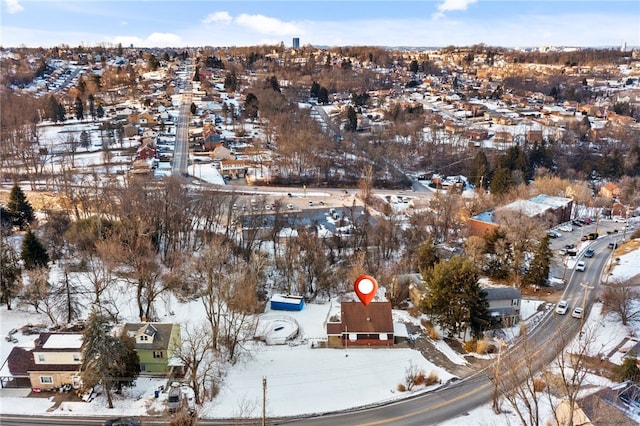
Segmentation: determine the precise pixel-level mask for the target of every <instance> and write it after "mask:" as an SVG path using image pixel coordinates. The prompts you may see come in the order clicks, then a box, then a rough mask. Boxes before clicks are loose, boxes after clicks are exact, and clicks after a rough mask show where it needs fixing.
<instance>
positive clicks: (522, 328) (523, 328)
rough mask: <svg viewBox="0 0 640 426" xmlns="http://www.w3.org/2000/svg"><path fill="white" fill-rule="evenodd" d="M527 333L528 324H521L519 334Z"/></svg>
mask: <svg viewBox="0 0 640 426" xmlns="http://www.w3.org/2000/svg"><path fill="white" fill-rule="evenodd" d="M526 334H527V324H525V323H522V324H520V328H519V329H518V336H524V335H526Z"/></svg>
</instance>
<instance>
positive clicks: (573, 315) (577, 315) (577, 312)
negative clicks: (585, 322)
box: [571, 307, 582, 318]
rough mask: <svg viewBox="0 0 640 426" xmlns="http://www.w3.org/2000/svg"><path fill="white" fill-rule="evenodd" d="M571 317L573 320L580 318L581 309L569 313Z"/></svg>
mask: <svg viewBox="0 0 640 426" xmlns="http://www.w3.org/2000/svg"><path fill="white" fill-rule="evenodd" d="M571 316H572V317H574V318H582V308H580V307H576V308H575V309H574V310H573V312H571Z"/></svg>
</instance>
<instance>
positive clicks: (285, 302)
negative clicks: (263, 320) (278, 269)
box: [271, 294, 304, 311]
mask: <svg viewBox="0 0 640 426" xmlns="http://www.w3.org/2000/svg"><path fill="white" fill-rule="evenodd" d="M302 308H304V299H303V298H302V296H292V295H290V294H274V295H273V296H272V297H271V309H272V310H274V311H301V310H302Z"/></svg>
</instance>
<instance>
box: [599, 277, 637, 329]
mask: <svg viewBox="0 0 640 426" xmlns="http://www.w3.org/2000/svg"><path fill="white" fill-rule="evenodd" d="M638 299H640V291H639V290H638V283H637V282H636V281H635V280H634V279H632V278H631V279H627V280H623V281H612V282H610V283H608V284H606V286H605V289H604V291H603V292H602V303H603V304H602V312H603V313H604V314H607V313H613V314H615V315H617V316H618V317H620V321H622V325H627V324H628V323H629V322H632V321H636V320H638V319H640V307H639V306H638V304H637V303H636V302H637V300H638Z"/></svg>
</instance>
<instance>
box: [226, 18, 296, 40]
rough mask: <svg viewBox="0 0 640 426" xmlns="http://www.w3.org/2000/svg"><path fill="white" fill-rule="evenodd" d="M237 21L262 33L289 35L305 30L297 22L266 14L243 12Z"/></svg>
mask: <svg viewBox="0 0 640 426" xmlns="http://www.w3.org/2000/svg"><path fill="white" fill-rule="evenodd" d="M236 23H237V24H238V25H242V26H243V27H247V28H250V29H252V30H254V31H257V32H260V33H262V34H274V35H289V34H299V33H302V32H303V29H301V28H300V27H298V26H297V25H295V24H292V23H289V22H283V21H281V20H279V19H276V18H269V17H268V16H264V15H247V14H246V13H243V14H241V15H240V16H238V17H237V18H236Z"/></svg>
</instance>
